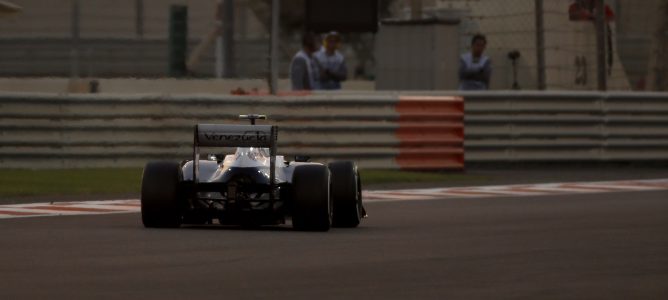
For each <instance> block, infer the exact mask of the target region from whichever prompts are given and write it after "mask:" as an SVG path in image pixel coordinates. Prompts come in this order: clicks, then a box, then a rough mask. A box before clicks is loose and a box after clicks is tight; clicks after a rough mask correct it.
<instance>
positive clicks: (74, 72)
mask: <svg viewBox="0 0 668 300" xmlns="http://www.w3.org/2000/svg"><path fill="white" fill-rule="evenodd" d="M80 15H81V13H80V7H79V0H72V14H71V30H72V45H71V49H70V77H71V78H79V56H80V52H81V51H80V49H79V48H80V45H79V18H80Z"/></svg>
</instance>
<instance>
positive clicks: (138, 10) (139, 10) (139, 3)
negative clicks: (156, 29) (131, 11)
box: [135, 0, 144, 39]
mask: <svg viewBox="0 0 668 300" xmlns="http://www.w3.org/2000/svg"><path fill="white" fill-rule="evenodd" d="M135 30H136V33H137V38H138V39H143V38H144V0H135Z"/></svg>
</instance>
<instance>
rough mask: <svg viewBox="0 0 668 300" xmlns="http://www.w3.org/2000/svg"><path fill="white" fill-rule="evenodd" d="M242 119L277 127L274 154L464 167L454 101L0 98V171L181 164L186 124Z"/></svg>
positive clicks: (186, 148)
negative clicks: (263, 117)
mask: <svg viewBox="0 0 668 300" xmlns="http://www.w3.org/2000/svg"><path fill="white" fill-rule="evenodd" d="M247 113H260V114H267V115H268V116H269V120H268V121H267V122H271V123H272V124H276V125H278V126H279V154H283V155H286V156H293V155H308V156H311V157H312V158H313V160H316V161H320V160H324V161H329V160H336V159H351V160H356V161H358V162H359V163H360V165H361V166H362V167H367V168H404V169H407V168H408V169H415V168H418V169H462V168H463V164H464V150H463V137H464V135H463V134H464V132H463V102H462V100H461V98H458V97H446V96H426V97H405V96H398V95H388V94H383V95H365V96H355V95H311V96H294V97H266V96H264V97H262V96H187V97H174V96H129V97H120V96H101V95H78V96H48V95H35V94H32V95H27V94H6V95H0V120H1V121H0V164H1V166H2V167H3V168H13V167H31V168H54V167H91V166H141V165H143V164H144V163H145V162H146V161H148V160H163V159H164V160H182V159H187V158H188V157H191V156H192V147H193V128H194V125H195V124H197V123H236V124H239V123H242V121H240V120H238V115H239V114H247ZM212 150H213V149H212ZM215 151H220V150H219V149H217V150H215ZM228 151H232V149H228ZM202 153H206V151H205V150H203V151H202Z"/></svg>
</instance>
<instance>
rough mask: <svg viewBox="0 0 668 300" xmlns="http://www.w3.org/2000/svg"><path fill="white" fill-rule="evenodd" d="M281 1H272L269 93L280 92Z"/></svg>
mask: <svg viewBox="0 0 668 300" xmlns="http://www.w3.org/2000/svg"><path fill="white" fill-rule="evenodd" d="M280 9H281V1H280V0H271V46H270V49H269V69H270V70H269V92H270V93H271V94H272V95H276V93H277V92H278V29H279V28H278V24H279V17H280Z"/></svg>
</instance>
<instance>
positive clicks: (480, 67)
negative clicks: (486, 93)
mask: <svg viewBox="0 0 668 300" xmlns="http://www.w3.org/2000/svg"><path fill="white" fill-rule="evenodd" d="M486 45H487V39H486V38H485V36H484V35H482V34H476V35H474V36H473V38H472V39H471V52H468V53H464V54H462V56H461V57H460V58H459V89H460V90H487V89H489V78H490V76H491V75H492V63H491V61H490V59H489V57H488V56H486V55H483V52H484V51H485V46H486Z"/></svg>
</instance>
